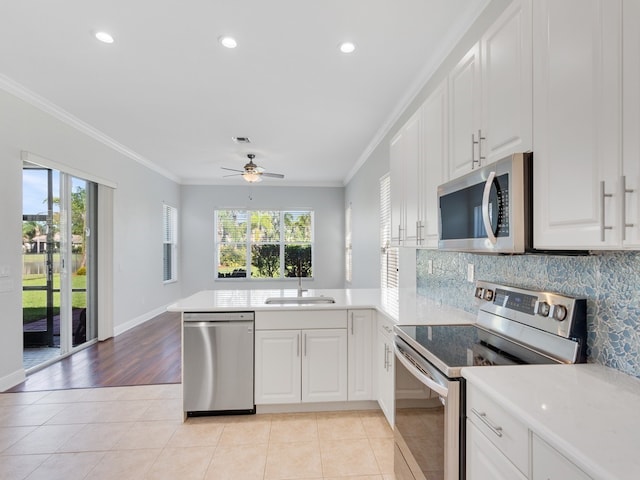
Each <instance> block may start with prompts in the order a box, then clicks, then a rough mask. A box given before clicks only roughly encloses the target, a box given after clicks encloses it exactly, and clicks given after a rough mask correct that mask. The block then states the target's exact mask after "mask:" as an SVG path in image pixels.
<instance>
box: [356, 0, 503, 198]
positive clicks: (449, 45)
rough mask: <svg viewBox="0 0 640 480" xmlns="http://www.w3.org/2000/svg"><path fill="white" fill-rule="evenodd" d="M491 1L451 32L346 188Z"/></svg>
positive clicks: (363, 156) (380, 131) (364, 154)
mask: <svg viewBox="0 0 640 480" xmlns="http://www.w3.org/2000/svg"><path fill="white" fill-rule="evenodd" d="M490 1H491V0H483V1H482V2H478V4H477V6H476V9H475V10H474V11H473V12H471V13H470V14H469V15H468V17H467V21H466V22H463V23H462V24H461V26H460V27H459V28H458V29H455V30H451V31H450V32H449V35H447V37H446V38H445V39H444V41H443V42H442V45H443V47H442V48H440V49H439V50H438V51H437V52H436V54H435V55H434V56H433V61H431V62H429V63H427V64H426V65H425V66H424V67H423V68H422V70H421V71H420V74H419V75H418V76H417V78H416V80H415V81H414V82H412V84H411V86H410V87H409V88H408V89H407V92H406V93H405V94H404V95H403V96H402V97H401V98H400V101H399V102H398V103H397V104H396V107H395V108H394V109H393V110H392V111H391V114H390V115H389V117H388V118H387V121H386V122H384V123H383V124H382V126H381V127H380V128H379V129H378V131H377V132H376V134H375V135H374V136H373V138H372V139H371V141H370V142H369V145H367V147H366V148H365V149H364V151H363V152H362V154H361V155H360V157H358V160H357V161H356V163H355V164H354V165H353V167H352V168H351V170H349V172H348V173H347V176H346V177H345V178H344V180H343V184H344V185H345V186H346V185H347V184H348V183H349V182H350V181H351V179H352V178H353V177H354V176H355V175H356V173H358V170H360V168H361V167H362V166H363V165H364V164H365V163H366V161H367V160H368V159H369V157H370V156H371V154H372V153H373V151H374V150H375V149H376V148H378V146H379V145H380V143H382V141H383V140H384V138H385V137H386V136H387V134H388V133H389V132H390V131H391V129H392V128H393V127H394V125H395V124H396V123H397V122H398V120H400V117H401V116H402V115H403V114H404V112H405V111H406V110H407V109H408V108H409V106H410V105H411V103H412V102H413V101H414V100H415V99H416V97H417V96H418V95H419V94H420V92H421V91H422V90H423V89H424V88H425V86H426V85H427V82H428V81H429V79H430V78H431V77H432V76H433V75H434V74H435V73H436V72H437V70H438V68H439V67H440V66H441V65H442V64H443V63H444V61H445V60H446V59H447V57H448V56H449V55H450V54H451V52H452V51H453V49H454V48H455V46H456V45H457V44H458V43H459V42H460V41H461V40H462V37H463V36H464V34H465V33H466V32H467V31H468V30H469V29H470V28H471V26H472V25H473V23H474V22H475V21H476V20H477V19H478V18H479V17H480V14H481V13H482V12H483V11H484V9H485V8H486V7H487V5H488V4H489V3H490Z"/></svg>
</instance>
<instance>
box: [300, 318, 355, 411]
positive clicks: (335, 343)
mask: <svg viewBox="0 0 640 480" xmlns="http://www.w3.org/2000/svg"><path fill="white" fill-rule="evenodd" d="M302 352H303V356H302V401H303V402H330V401H346V400H347V331H346V330H345V329H327V330H302Z"/></svg>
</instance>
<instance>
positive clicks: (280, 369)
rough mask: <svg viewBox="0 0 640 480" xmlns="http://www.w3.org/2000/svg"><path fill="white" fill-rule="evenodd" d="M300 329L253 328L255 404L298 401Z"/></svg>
mask: <svg viewBox="0 0 640 480" xmlns="http://www.w3.org/2000/svg"><path fill="white" fill-rule="evenodd" d="M300 340H301V333H300V330H258V331H256V338H255V342H256V347H255V349H256V364H255V374H256V380H255V382H256V391H255V395H256V405H260V404H267V403H300V378H301V370H300V354H301V352H300Z"/></svg>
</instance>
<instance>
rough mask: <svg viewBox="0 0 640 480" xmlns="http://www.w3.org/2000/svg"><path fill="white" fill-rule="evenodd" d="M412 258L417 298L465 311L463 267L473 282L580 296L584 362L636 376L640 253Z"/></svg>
mask: <svg viewBox="0 0 640 480" xmlns="http://www.w3.org/2000/svg"><path fill="white" fill-rule="evenodd" d="M416 256H417V257H416V260H417V277H416V281H417V289H418V294H419V295H422V296H424V297H427V298H430V299H432V300H435V301H438V302H442V303H443V304H447V305H452V306H454V307H458V308H461V309H463V310H466V311H468V312H473V313H475V312H476V307H475V304H474V300H473V288H474V284H473V283H470V282H467V280H466V277H467V264H469V263H472V264H473V265H474V269H475V278H477V279H479V280H489V281H494V282H499V283H504V284H508V285H514V286H518V287H523V288H532V289H539V290H549V291H554V292H558V293H563V294H565V295H569V296H574V297H584V298H586V299H587V323H588V325H587V329H588V350H587V355H588V357H589V362H596V363H602V364H604V365H607V366H609V367H612V368H616V369H618V370H621V371H623V372H625V373H628V374H630V375H634V376H636V377H640V252H603V253H598V254H594V255H589V256H576V257H570V256H555V255H514V256H501V255H477V254H471V253H451V252H440V251H437V250H420V249H419V250H417V253H416ZM429 260H432V261H433V273H432V274H428V269H427V265H428V261H429Z"/></svg>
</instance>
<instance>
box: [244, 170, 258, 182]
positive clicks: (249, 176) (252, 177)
mask: <svg viewBox="0 0 640 480" xmlns="http://www.w3.org/2000/svg"><path fill="white" fill-rule="evenodd" d="M242 177H243V178H244V179H245V180H246V181H247V182H249V183H258V182H261V181H262V176H261V175H259V174H257V173H254V172H245V173H243V174H242Z"/></svg>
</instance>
